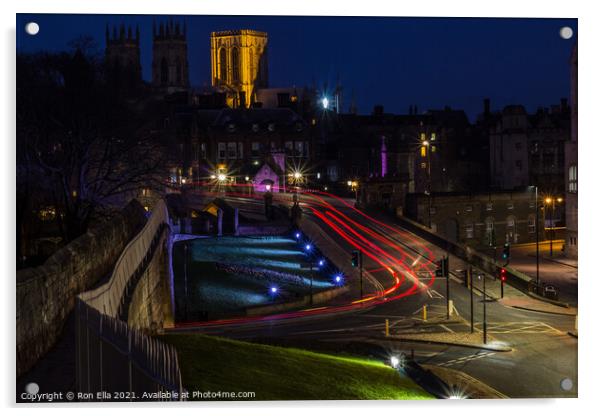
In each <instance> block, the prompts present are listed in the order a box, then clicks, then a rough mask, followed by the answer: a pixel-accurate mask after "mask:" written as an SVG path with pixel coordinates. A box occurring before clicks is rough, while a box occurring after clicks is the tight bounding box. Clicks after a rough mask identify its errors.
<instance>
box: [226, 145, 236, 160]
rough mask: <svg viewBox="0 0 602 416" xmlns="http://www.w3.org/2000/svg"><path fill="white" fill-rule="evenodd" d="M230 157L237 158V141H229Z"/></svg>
mask: <svg viewBox="0 0 602 416" xmlns="http://www.w3.org/2000/svg"><path fill="white" fill-rule="evenodd" d="M228 159H236V142H229V143H228Z"/></svg>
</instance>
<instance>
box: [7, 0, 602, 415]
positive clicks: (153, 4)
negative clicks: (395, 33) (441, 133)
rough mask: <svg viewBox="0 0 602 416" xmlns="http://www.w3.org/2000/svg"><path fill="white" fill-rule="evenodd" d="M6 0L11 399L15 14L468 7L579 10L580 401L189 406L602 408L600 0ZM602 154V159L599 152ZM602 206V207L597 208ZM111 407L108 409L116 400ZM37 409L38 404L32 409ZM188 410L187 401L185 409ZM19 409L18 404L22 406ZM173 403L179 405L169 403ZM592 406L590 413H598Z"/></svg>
mask: <svg viewBox="0 0 602 416" xmlns="http://www.w3.org/2000/svg"><path fill="white" fill-rule="evenodd" d="M5 3H6V2H2V3H1V6H0V7H1V8H2V13H1V14H0V19H2V22H3V29H4V30H3V34H4V42H3V47H4V54H3V58H4V59H2V65H1V68H2V69H1V70H2V76H1V77H0V79H1V82H2V89H0V91H3V93H4V97H2V99H1V100H0V105H1V107H2V111H1V112H0V114H1V115H2V119H1V123H0V126H1V127H2V131H3V134H2V136H1V139H0V143H1V146H2V151H1V152H0V155H1V156H2V158H3V159H4V160H3V162H4V163H1V164H0V165H1V166H2V174H1V176H0V177H1V178H3V180H4V186H3V187H2V190H3V191H5V192H4V195H3V197H2V203H0V218H1V219H2V221H3V226H4V227H2V230H3V238H2V250H0V253H2V260H3V261H2V265H3V266H5V273H4V274H3V275H2V279H1V280H2V282H3V291H2V294H3V302H2V307H3V314H2V316H3V317H4V325H3V328H5V334H4V335H5V336H3V337H2V342H1V345H2V346H1V348H2V360H3V361H2V366H1V367H0V368H2V369H4V370H5V371H4V372H3V373H4V374H3V376H2V377H1V379H0V380H1V384H0V394H1V395H2V398H3V401H4V403H5V405H6V406H11V404H12V402H13V400H14V397H15V396H14V368H15V367H14V354H15V352H14V351H15V348H14V322H15V320H14V313H15V312H14V311H15V300H14V293H15V290H14V288H15V285H14V270H15V267H14V265H15V263H14V256H13V253H14V216H15V203H14V195H15V188H14V187H15V181H14V177H15V161H14V160H15V157H14V155H15V145H14V137H15V125H14V123H15V112H14V97H15V88H14V77H15V74H14V67H15V65H14V63H15V58H14V53H15V13H16V12H21V13H28V12H29V13H42V12H45V13H111V14H141V13H143V14H238V15H245V14H247V15H264V14H265V15H338V16H433V17H434V16H441V17H446V16H454V17H457V16H466V17H559V18H565V17H571V18H579V85H580V88H579V117H580V119H579V133H580V136H581V146H580V152H579V157H580V163H579V166H580V169H579V178H580V182H579V189H580V191H581V192H580V194H581V198H580V201H579V203H580V204H579V205H580V220H581V221H580V223H581V227H580V228H581V233H580V236H579V242H580V269H581V270H580V275H581V277H582V281H581V285H580V291H579V294H580V309H581V311H580V315H581V316H580V319H579V324H580V329H581V331H580V332H581V343H580V348H579V362H580V363H582V365H580V366H579V395H580V399H578V400H513V401H505V402H500V401H496V402H484V401H480V402H466V401H463V402H460V401H456V402H449V401H446V402H437V403H408V402H400V403H391V402H337V403H333V402H303V403H299V402H291V403H283V402H272V403H259V404H258V403H234V404H224V403H218V404H216V403H212V404H204V405H203V406H202V409H200V408H199V406H192V407H191V406H186V410H194V412H195V413H197V414H198V413H199V412H204V411H208V412H211V413H216V414H232V413H234V412H237V413H244V414H245V416H247V415H255V414H257V415H265V414H279V415H282V414H283V413H285V414H286V415H287V416H288V415H297V414H299V415H304V416H305V415H307V414H314V413H316V412H320V413H328V414H334V413H338V414H341V413H343V412H344V413H345V414H348V413H349V412H352V414H365V413H367V412H369V411H375V410H376V411H379V412H382V413H385V412H386V413H390V412H396V413H397V412H420V414H424V412H427V413H431V412H433V413H435V412H437V413H438V414H445V415H449V414H466V413H473V412H474V413H476V412H478V413H480V414H483V413H484V412H486V414H487V415H496V414H504V415H507V414H508V413H516V412H517V411H518V412H520V413H523V411H525V410H527V411H531V412H533V413H535V412H537V413H545V414H546V415H548V414H567V413H570V414H576V413H579V412H583V411H586V412H588V410H592V409H593V408H595V407H598V408H599V407H600V406H599V405H598V406H596V405H597V404H598V403H596V402H595V400H596V398H597V395H598V392H597V386H599V385H600V378H599V377H600V375H601V373H600V372H598V371H597V370H600V369H601V368H600V367H601V366H600V361H601V360H600V358H599V354H597V351H598V349H599V347H600V345H602V343H601V342H600V335H599V333H600V332H599V331H600V330H601V329H602V326H601V325H600V323H599V322H600V319H601V318H602V316H601V315H602V314H601V313H600V311H599V308H595V305H596V304H597V303H600V300H599V297H600V296H602V287H601V285H600V283H599V282H600V280H601V279H602V267H595V266H596V263H597V259H598V258H600V253H599V251H600V248H602V245H601V244H600V243H599V242H598V241H596V239H595V236H596V235H600V231H601V230H600V225H599V224H600V223H601V221H602V220H601V219H600V218H599V214H598V213H597V212H596V210H597V209H598V207H600V203H599V202H602V198H601V197H600V195H602V192H600V190H599V189H600V188H599V186H598V181H599V178H600V177H601V175H600V174H599V169H596V168H597V167H598V166H600V160H599V157H600V156H599V155H602V152H601V151H600V150H602V149H601V145H600V143H601V139H602V134H601V133H600V127H599V123H597V122H596V121H597V120H599V119H600V112H601V111H602V105H600V98H601V97H602V91H601V89H600V77H601V76H602V67H601V60H600V40H601V39H602V33H601V32H602V30H601V29H600V28H601V27H602V24H601V23H602V21H601V20H600V19H601V15H600V12H599V11H598V10H597V8H595V7H594V5H595V4H596V2H594V1H558V0H551V1H545V2H543V1H527V0H505V1H503V2H486V1H470V0H453V1H450V0H427V1H406V2H402V1H398V2H394V1H392V0H388V1H385V0H370V1H365V2H357V1H349V0H347V1H342V0H330V1H325V0H321V1H320V0H302V1H294V2H293V1H288V2H286V1H274V0H271V1H268V0H265V1H264V0H248V1H245V0H224V1H216V0H213V1H208V0H169V1H150V0H119V1H114V0H83V1H82V0H54V1H48V0H20V1H19V2H18V3H16V4H5ZM597 158H598V159H597ZM596 214H597V215H596ZM107 407H108V408H109V409H106V408H107ZM118 407H122V406H118V405H97V406H93V407H88V408H86V409H85V410H82V409H80V408H75V407H74V406H69V407H67V408H64V407H63V408H57V406H44V407H41V406H40V408H41V409H43V411H44V412H45V413H49V414H63V413H65V412H68V413H71V412H72V411H76V412H78V413H80V412H82V411H85V412H86V413H92V414H106V413H107V412H108V411H109V412H114V411H116V410H117V408H118ZM144 407H145V408H146V409H145V410H144V412H145V413H146V412H151V413H157V414H165V411H166V410H165V409H164V408H163V407H160V406H156V405H152V404H147V405H144ZM23 410H24V411H25V412H27V413H30V411H31V410H32V409H31V408H26V409H23ZM182 410H185V409H183V408H178V409H177V410H175V411H177V412H180V411H182ZM11 411H15V408H14V406H13V409H11ZM167 411H170V410H167ZM588 413H589V412H588Z"/></svg>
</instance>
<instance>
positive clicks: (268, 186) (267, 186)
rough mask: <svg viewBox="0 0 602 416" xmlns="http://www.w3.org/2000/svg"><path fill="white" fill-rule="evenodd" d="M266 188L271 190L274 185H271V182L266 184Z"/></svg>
mask: <svg viewBox="0 0 602 416" xmlns="http://www.w3.org/2000/svg"><path fill="white" fill-rule="evenodd" d="M265 190H266V191H268V192H270V191H271V190H272V185H270V184H269V183H268V184H267V185H266V186H265Z"/></svg>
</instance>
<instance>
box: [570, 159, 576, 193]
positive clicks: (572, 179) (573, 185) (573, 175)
mask: <svg viewBox="0 0 602 416" xmlns="http://www.w3.org/2000/svg"><path fill="white" fill-rule="evenodd" d="M569 192H570V193H572V194H576V193H577V165H571V166H569Z"/></svg>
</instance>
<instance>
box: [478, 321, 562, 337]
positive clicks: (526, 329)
mask: <svg viewBox="0 0 602 416" xmlns="http://www.w3.org/2000/svg"><path fill="white" fill-rule="evenodd" d="M475 327H479V328H481V327H482V323H481V322H477V323H475ZM487 332H489V333H491V334H556V335H562V334H564V333H563V332H562V331H559V330H558V329H556V328H554V327H552V326H550V325H548V324H546V323H544V322H534V321H524V322H488V323H487Z"/></svg>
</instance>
